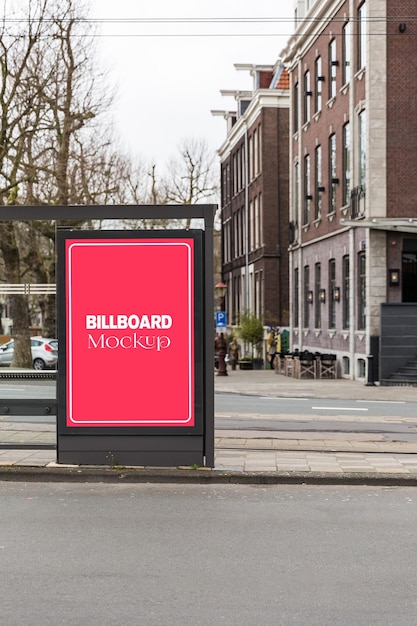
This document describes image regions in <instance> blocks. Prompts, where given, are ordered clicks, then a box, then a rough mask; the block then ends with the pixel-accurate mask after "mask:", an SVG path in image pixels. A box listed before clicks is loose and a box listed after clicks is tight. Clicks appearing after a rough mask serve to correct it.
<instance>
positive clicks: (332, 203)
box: [329, 133, 337, 213]
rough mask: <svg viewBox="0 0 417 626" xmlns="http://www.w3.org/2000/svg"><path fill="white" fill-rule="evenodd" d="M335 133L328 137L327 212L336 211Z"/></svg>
mask: <svg viewBox="0 0 417 626" xmlns="http://www.w3.org/2000/svg"><path fill="white" fill-rule="evenodd" d="M336 188H337V178H336V135H335V134H334V133H333V135H330V137H329V213H333V212H334V211H336Z"/></svg>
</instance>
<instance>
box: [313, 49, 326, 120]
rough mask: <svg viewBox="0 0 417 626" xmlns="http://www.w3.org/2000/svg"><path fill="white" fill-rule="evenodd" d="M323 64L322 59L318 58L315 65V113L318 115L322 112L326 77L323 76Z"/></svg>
mask: <svg viewBox="0 0 417 626" xmlns="http://www.w3.org/2000/svg"><path fill="white" fill-rule="evenodd" d="M322 73H323V70H322V62H321V57H317V59H316V62H315V64H314V83H315V87H316V89H315V92H314V111H315V113H318V112H319V111H321V104H322V93H323V80H324V76H323V75H322Z"/></svg>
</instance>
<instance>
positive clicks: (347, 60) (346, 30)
mask: <svg viewBox="0 0 417 626" xmlns="http://www.w3.org/2000/svg"><path fill="white" fill-rule="evenodd" d="M342 54H343V63H342V74H343V75H342V81H343V84H344V85H346V84H347V83H350V74H351V66H352V45H351V26H350V22H346V24H345V25H344V26H343V31H342Z"/></svg>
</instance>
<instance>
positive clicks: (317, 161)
mask: <svg viewBox="0 0 417 626" xmlns="http://www.w3.org/2000/svg"><path fill="white" fill-rule="evenodd" d="M314 177H315V185H314V187H315V196H314V219H315V220H318V219H320V217H321V194H322V192H323V189H324V188H323V181H322V151H321V146H317V147H316V149H315V152H314Z"/></svg>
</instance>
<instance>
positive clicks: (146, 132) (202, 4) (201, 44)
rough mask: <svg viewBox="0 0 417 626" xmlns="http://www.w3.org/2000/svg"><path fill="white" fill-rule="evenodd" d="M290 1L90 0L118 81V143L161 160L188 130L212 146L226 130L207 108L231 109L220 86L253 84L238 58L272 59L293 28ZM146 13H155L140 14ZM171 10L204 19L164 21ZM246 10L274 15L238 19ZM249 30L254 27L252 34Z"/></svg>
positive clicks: (172, 15) (251, 14)
mask: <svg viewBox="0 0 417 626" xmlns="http://www.w3.org/2000/svg"><path fill="white" fill-rule="evenodd" d="M293 4H294V3H293V0H257V2H253V0H239V2H235V1H234V0H199V2H195V0H176V1H175V2H174V0H153V1H152V2H144V1H143V0H117V1H115V0H91V7H92V9H91V13H90V15H91V17H93V18H95V19H98V18H100V19H103V20H105V21H104V22H103V23H102V22H100V23H99V24H98V28H99V32H100V33H101V36H100V37H98V38H97V46H98V49H99V52H100V56H101V58H102V62H103V64H104V66H105V67H106V68H108V70H109V73H110V74H109V78H110V81H111V84H115V85H116V88H117V99H116V105H115V114H114V119H115V123H116V128H117V129H118V131H119V132H120V139H121V143H122V146H123V147H124V148H127V149H128V150H129V151H130V152H131V153H133V154H136V155H139V156H141V157H142V158H143V159H144V160H146V161H148V160H150V159H153V160H154V162H156V163H157V164H158V165H159V164H163V163H165V162H166V161H167V158H168V157H169V156H170V155H172V154H174V153H175V150H176V147H177V146H178V144H179V143H180V142H181V140H183V139H185V138H193V139H200V138H203V139H205V140H207V143H208V144H209V147H210V148H212V149H213V150H216V149H217V148H218V147H219V146H220V145H221V143H222V142H223V140H224V139H225V137H226V122H225V120H224V119H223V118H219V117H213V116H212V115H211V110H212V109H222V110H235V102H234V99H233V98H231V97H223V96H221V95H220V90H221V89H251V88H252V79H251V77H250V76H249V73H248V72H242V71H237V70H236V69H235V68H234V64H235V63H256V64H261V63H266V64H274V63H275V62H276V60H277V58H278V57H279V53H280V51H281V50H282V49H283V48H284V46H285V43H286V41H287V39H288V36H289V34H291V33H292V32H293V20H292V18H293ZM143 18H148V19H149V18H157V19H158V20H159V21H158V22H157V23H149V22H147V23H143V22H139V21H138V20H140V19H143ZM168 18H172V19H176V20H178V19H179V18H186V19H187V20H190V19H192V18H197V19H199V20H204V21H200V22H198V23H190V22H189V21H188V23H180V22H175V23H173V22H172V21H170V22H169V23H162V22H161V20H162V19H168ZM206 18H207V20H208V19H211V20H214V21H212V22H208V21H207V20H206ZM244 18H246V19H252V18H253V19H255V18H256V19H258V20H259V19H260V18H273V19H275V20H278V21H275V22H272V21H266V22H263V23H261V22H257V23H253V22H242V21H240V22H239V23H237V22H236V20H242V19H244ZM220 19H223V20H224V19H227V20H231V21H229V22H228V23H220V22H219V21H218V20H220ZM122 20H126V21H122ZM254 33H257V34H258V35H257V36H249V35H250V34H254ZM233 34H234V35H235V36H232V35H233ZM161 35H164V36H161ZM180 35H186V36H180ZM207 35H212V36H207ZM260 35H262V36H260ZM263 35H265V36H263ZM266 35H273V36H266Z"/></svg>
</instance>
